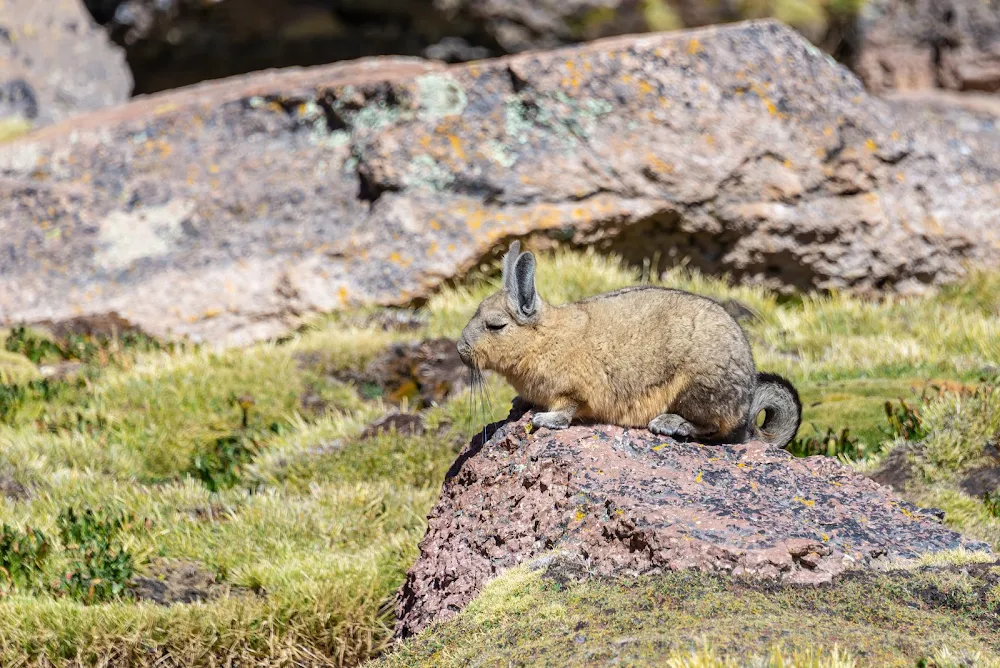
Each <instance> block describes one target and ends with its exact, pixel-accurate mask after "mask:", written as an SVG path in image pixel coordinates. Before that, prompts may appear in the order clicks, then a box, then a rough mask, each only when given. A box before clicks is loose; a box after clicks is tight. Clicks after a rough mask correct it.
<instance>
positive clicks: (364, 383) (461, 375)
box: [336, 338, 469, 409]
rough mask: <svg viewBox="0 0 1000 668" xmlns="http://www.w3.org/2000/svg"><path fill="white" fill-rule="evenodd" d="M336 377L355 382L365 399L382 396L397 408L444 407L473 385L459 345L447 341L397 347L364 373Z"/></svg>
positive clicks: (432, 341)
mask: <svg viewBox="0 0 1000 668" xmlns="http://www.w3.org/2000/svg"><path fill="white" fill-rule="evenodd" d="M336 376H337V377H338V378H339V379H340V380H343V381H349V382H353V383H355V384H356V385H357V386H358V389H359V391H361V393H362V394H363V395H365V396H370V397H371V398H375V397H382V398H383V399H385V400H386V401H388V402H389V403H392V404H397V405H398V404H401V403H403V402H404V401H405V402H407V403H408V405H409V406H410V407H411V408H417V409H420V408H428V407H430V406H432V405H435V404H442V403H444V402H445V401H447V400H448V399H450V398H451V397H453V396H455V395H456V394H458V393H459V392H461V391H462V390H463V389H464V388H465V387H467V386H468V383H469V370H468V368H467V367H466V366H465V365H464V364H463V363H462V360H461V358H460V357H459V356H458V350H457V349H456V348H455V342H454V341H452V340H451V339H443V338H442V339H431V340H428V341H421V342H417V343H397V344H393V345H392V346H389V348H387V349H386V350H385V352H383V353H382V354H380V355H379V356H378V357H376V358H375V359H373V360H372V361H371V362H369V363H368V365H367V366H366V367H365V368H364V370H362V371H360V372H356V371H346V372H339V373H337V374H336Z"/></svg>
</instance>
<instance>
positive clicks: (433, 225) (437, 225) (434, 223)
mask: <svg viewBox="0 0 1000 668" xmlns="http://www.w3.org/2000/svg"><path fill="white" fill-rule="evenodd" d="M427 224H428V225H430V228H431V229H432V230H440V229H441V223H439V222H437V221H436V220H431V222H429V223H427Z"/></svg>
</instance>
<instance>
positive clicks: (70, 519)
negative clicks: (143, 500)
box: [55, 507, 135, 604]
mask: <svg viewBox="0 0 1000 668" xmlns="http://www.w3.org/2000/svg"><path fill="white" fill-rule="evenodd" d="M133 522H134V517H133V516H132V515H131V514H127V513H122V512H118V511H111V510H105V509H98V510H97V511H95V510H92V509H90V508H87V509H84V510H82V511H78V510H76V509H75V508H72V507H71V508H67V509H65V510H64V511H63V512H61V513H60V514H59V517H58V518H57V519H56V525H57V526H58V527H59V537H60V539H61V541H62V544H63V547H64V548H65V549H66V551H67V552H68V553H69V556H70V566H69V568H67V570H66V572H65V573H64V574H63V576H62V578H60V580H59V582H58V584H57V585H56V587H55V589H56V591H57V592H59V593H62V594H65V595H67V596H69V597H71V598H73V599H76V600H78V601H81V602H83V603H88V604H89V603H100V602H103V601H109V600H112V599H115V598H119V597H121V596H123V595H127V594H128V592H129V589H128V584H129V580H130V579H131V578H132V575H133V573H134V572H135V567H134V563H133V559H132V555H131V554H130V553H129V552H128V551H127V550H125V549H124V548H123V547H122V546H121V545H120V543H119V540H118V535H119V533H120V532H121V531H123V530H127V529H129V528H130V527H131V526H132V523H133Z"/></svg>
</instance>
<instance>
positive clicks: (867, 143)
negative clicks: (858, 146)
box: [865, 137, 878, 153]
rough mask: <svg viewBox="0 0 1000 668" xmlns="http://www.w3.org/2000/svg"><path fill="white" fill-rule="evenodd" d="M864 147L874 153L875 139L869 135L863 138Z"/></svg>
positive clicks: (875, 147)
mask: <svg viewBox="0 0 1000 668" xmlns="http://www.w3.org/2000/svg"><path fill="white" fill-rule="evenodd" d="M865 148H866V149H868V150H869V151H871V152H872V153H874V152H875V149H877V148H878V146H876V144H875V140H874V139H872V138H871V137H869V138H868V139H866V140H865Z"/></svg>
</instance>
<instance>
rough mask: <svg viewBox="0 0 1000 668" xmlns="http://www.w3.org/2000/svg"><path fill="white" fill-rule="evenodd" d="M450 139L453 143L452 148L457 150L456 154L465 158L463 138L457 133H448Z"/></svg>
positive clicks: (460, 158)
mask: <svg viewBox="0 0 1000 668" xmlns="http://www.w3.org/2000/svg"><path fill="white" fill-rule="evenodd" d="M448 141H449V142H450V143H451V150H453V151H454V152H455V156H456V157H457V158H458V159H459V160H465V149H463V148H462V140H461V139H459V138H458V136H457V135H451V134H450V135H448Z"/></svg>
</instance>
